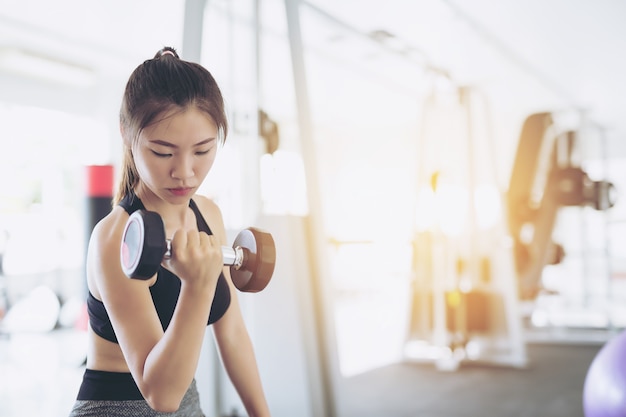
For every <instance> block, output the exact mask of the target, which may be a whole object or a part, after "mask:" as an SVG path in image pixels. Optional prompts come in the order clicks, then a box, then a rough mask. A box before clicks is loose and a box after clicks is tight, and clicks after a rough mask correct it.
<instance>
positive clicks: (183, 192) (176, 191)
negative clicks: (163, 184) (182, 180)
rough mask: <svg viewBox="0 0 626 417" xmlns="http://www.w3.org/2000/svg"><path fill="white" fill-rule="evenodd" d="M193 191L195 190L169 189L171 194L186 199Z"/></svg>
mask: <svg viewBox="0 0 626 417" xmlns="http://www.w3.org/2000/svg"><path fill="white" fill-rule="evenodd" d="M191 190H193V188H169V191H170V193H172V194H174V195H175V196H177V197H184V196H186V195H188V194H189V193H191Z"/></svg>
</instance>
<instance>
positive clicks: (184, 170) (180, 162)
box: [172, 156, 194, 179]
mask: <svg viewBox="0 0 626 417" xmlns="http://www.w3.org/2000/svg"><path fill="white" fill-rule="evenodd" d="M193 176H194V170H193V161H192V160H191V158H189V157H184V156H182V157H180V158H177V160H176V161H175V163H174V167H173V168H172V178H177V179H186V178H191V177H193Z"/></svg>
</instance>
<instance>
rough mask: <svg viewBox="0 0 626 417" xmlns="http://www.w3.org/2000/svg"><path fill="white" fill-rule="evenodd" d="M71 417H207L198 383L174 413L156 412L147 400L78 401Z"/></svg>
mask: <svg viewBox="0 0 626 417" xmlns="http://www.w3.org/2000/svg"><path fill="white" fill-rule="evenodd" d="M69 417H206V416H205V415H204V414H203V412H202V409H201V408H200V397H199V395H198V389H197V387H196V381H195V380H194V381H193V382H192V383H191V386H190V387H189V389H188V390H187V392H186V393H185V396H184V397H183V400H182V402H181V404H180V408H179V409H178V410H177V411H176V412H174V413H159V412H158V411H154V410H153V409H152V408H150V406H149V405H148V403H147V402H146V401H145V400H76V402H75V403H74V407H73V408H72V411H71V413H70V415H69Z"/></svg>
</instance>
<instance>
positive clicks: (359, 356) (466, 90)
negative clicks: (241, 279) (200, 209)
mask: <svg viewBox="0 0 626 417" xmlns="http://www.w3.org/2000/svg"><path fill="white" fill-rule="evenodd" d="M624 17H626V4H625V3H623V2H619V1H609V0H600V1H595V2H584V1H567V0H549V1H542V0H526V1H523V2H494V1H487V0H469V1H467V0H466V1H461V0H431V1H428V2H427V1H419V2H408V1H404V0H388V1H386V2H374V1H372V0H366V1H357V0H342V1H332V0H284V1H283V0H237V1H234V0H230V1H229V0H211V1H207V0H167V1H166V0H151V1H148V0H135V1H132V2H126V1H121V0H112V1H106V2H85V1H79V0H56V1H44V0H29V1H2V2H0V121H1V125H2V134H1V141H2V147H1V149H2V151H1V152H0V161H1V163H0V172H1V175H0V177H1V181H2V187H0V194H1V197H0V266H1V268H0V416H3V417H25V416H40V417H59V416H64V415H67V414H68V413H69V411H70V409H71V406H72V404H73V402H74V399H75V396H76V392H77V388H78V385H79V384H80V380H81V377H82V373H83V370H84V366H85V355H86V332H87V326H88V323H87V319H86V317H85V308H84V306H85V273H84V259H85V251H86V242H87V240H88V238H89V235H90V233H91V228H92V227H93V225H94V224H95V223H94V222H95V221H97V220H98V216H100V215H102V213H101V211H102V207H105V208H106V207H109V208H110V205H107V204H108V202H109V201H110V194H107V193H108V192H109V191H111V192H112V190H111V189H110V188H109V189H107V185H106V184H109V182H106V183H105V185H104V186H102V185H100V186H98V187H96V188H97V190H96V191H95V192H94V187H93V186H91V185H90V184H92V182H93V181H96V182H98V181H100V183H101V182H102V181H103V180H102V178H105V179H107V180H106V181H112V180H113V179H114V178H116V176H117V174H118V172H117V168H118V167H119V164H120V155H121V152H120V149H121V140H120V132H119V122H118V114H119V105H120V99H121V95H122V91H123V88H124V83H125V81H126V79H127V77H128V75H129V74H130V72H131V71H132V70H133V69H134V68H135V67H136V66H137V65H138V64H139V63H140V62H142V61H143V60H145V59H147V58H149V57H151V56H152V55H153V54H154V52H155V51H156V50H158V49H159V48H161V47H163V46H165V45H169V46H173V47H175V48H177V50H178V51H179V53H180V54H181V57H182V58H183V59H186V60H190V61H195V62H199V63H201V64H202V65H204V66H206V67H207V68H208V69H209V70H210V71H211V72H212V73H213V75H214V76H215V78H216V79H217V81H218V83H219V84H220V86H221V88H222V91H223V93H224V96H225V99H226V104H227V108H228V117H229V123H230V126H231V130H230V134H229V137H228V140H227V141H226V143H225V144H224V146H223V147H222V148H221V149H220V150H219V154H218V159H217V162H216V165H215V166H214V168H213V170H212V171H211V172H210V174H209V176H208V178H207V180H206V181H205V183H203V185H202V188H201V193H202V194H204V195H206V196H208V197H210V198H212V199H214V201H216V202H217V203H218V205H219V206H220V208H221V210H222V212H223V214H224V220H225V223H226V227H227V231H228V233H229V234H232V238H233V239H234V237H235V236H236V234H237V232H238V231H239V230H241V229H243V228H245V227H248V226H258V227H260V228H263V229H265V230H267V231H269V232H270V233H271V234H272V236H273V239H274V241H275V245H276V261H275V269H274V273H273V276H272V279H271V281H270V282H269V284H268V285H267V287H266V288H265V289H264V290H263V291H260V292H258V293H241V294H240V298H241V302H242V308H243V311H244V316H245V320H246V324H247V326H248V329H249V331H250V334H251V337H252V340H253V344H254V347H255V352H256V355H257V361H258V364H259V369H260V373H261V377H262V380H263V385H264V389H265V391H266V395H267V400H268V403H269V406H270V409H271V410H272V415H273V416H275V417H283V416H284V417H287V416H289V417H293V416H298V417H353V416H354V417H356V416H359V417H396V416H397V417H409V416H429V417H470V416H472V417H473V416H503V417H504V416H506V417H522V416H524V417H551V416H552V417H556V416H563V417H565V416H567V417H576V416H581V417H599V416H617V415H626V361H625V360H624V358H626V339H625V338H626V336H623V333H622V332H623V330H624V328H625V327H626V202H625V199H624V198H623V196H624V190H626V137H625V135H626V118H624V117H623V111H624V109H625V108H626V83H624V82H623V77H624V75H625V74H626V58H625V56H624V54H623V52H622V51H624V50H626V28H625V26H624V25H623V20H624ZM94 178H96V179H94ZM108 187H110V186H108ZM103 201H104V202H105V204H104V205H103V204H102V202H103ZM105 210H106V209H105ZM200 365H201V366H200V371H199V372H198V375H197V381H198V386H199V390H200V395H201V402H202V406H203V409H204V410H205V414H206V415H207V416H215V417H217V416H219V417H226V416H231V417H234V416H243V415H244V413H245V412H244V409H243V407H242V405H241V403H240V401H239V399H238V396H237V395H236V392H235V391H234V389H233V387H232V386H231V384H230V382H229V380H228V378H227V377H226V374H225V372H224V370H223V369H222V367H221V364H220V359H219V357H218V354H217V351H216V348H215V346H214V344H213V341H212V338H211V335H210V332H207V336H206V341H205V344H204V347H203V352H202V355H201V364H200Z"/></svg>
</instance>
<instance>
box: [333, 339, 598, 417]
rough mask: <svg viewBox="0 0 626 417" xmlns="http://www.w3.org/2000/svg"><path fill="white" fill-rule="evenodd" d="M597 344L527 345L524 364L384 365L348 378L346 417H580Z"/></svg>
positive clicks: (582, 414) (581, 416)
mask: <svg viewBox="0 0 626 417" xmlns="http://www.w3.org/2000/svg"><path fill="white" fill-rule="evenodd" d="M599 348H600V345H595V344H581V345H575V344H544V343H542V344H529V345H528V346H527V353H528V359H529V365H528V366H527V367H526V368H524V369H514V368H506V367H493V366H478V365H462V366H461V367H460V368H459V369H458V370H457V371H455V372H443V371H438V370H437V369H435V367H434V366H433V365H428V364H415V363H407V364H396V365H391V366H387V367H384V368H380V369H376V370H373V371H371V372H368V373H365V374H362V375H358V376H355V377H353V378H351V379H350V380H349V381H348V383H347V384H346V390H345V392H346V396H345V401H346V405H347V409H348V410H349V412H348V413H347V414H346V417H357V416H358V417H391V416H393V417H414V416H420V417H475V416H476V417H477V416H490V417H584V413H583V405H582V392H583V385H584V380H585V375H586V373H587V369H588V367H589V365H590V364H591V361H592V360H593V358H594V357H595V355H596V353H597V352H598V350H599Z"/></svg>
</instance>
